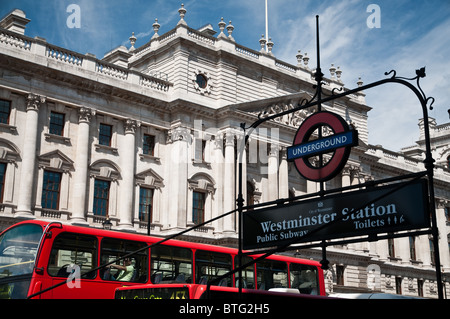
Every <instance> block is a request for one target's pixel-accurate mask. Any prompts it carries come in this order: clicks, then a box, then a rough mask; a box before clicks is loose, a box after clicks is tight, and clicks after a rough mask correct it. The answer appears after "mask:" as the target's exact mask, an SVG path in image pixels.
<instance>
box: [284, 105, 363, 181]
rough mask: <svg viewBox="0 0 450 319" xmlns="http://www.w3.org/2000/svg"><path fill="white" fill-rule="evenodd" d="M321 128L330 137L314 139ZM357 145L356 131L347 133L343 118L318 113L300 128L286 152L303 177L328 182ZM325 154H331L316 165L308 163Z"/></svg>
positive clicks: (347, 129) (341, 167)
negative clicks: (328, 133)
mask: <svg viewBox="0 0 450 319" xmlns="http://www.w3.org/2000/svg"><path fill="white" fill-rule="evenodd" d="M324 127H327V128H328V129H327V130H326V131H327V132H331V135H327V136H325V137H320V136H319V138H317V137H314V135H313V133H314V132H315V131H320V132H323V129H322V128H324ZM313 137H314V138H316V139H312V138H313ZM357 144H358V132H357V131H356V130H350V128H349V126H348V124H347V122H345V121H344V119H343V118H342V117H340V116H339V115H337V114H334V113H331V112H328V111H322V112H317V113H315V114H313V115H311V116H310V117H308V118H307V119H306V120H304V121H303V123H302V125H300V127H299V129H298V131H297V133H296V134H295V137H294V142H293V145H292V146H291V147H288V149H287V159H288V161H293V162H294V164H295V167H296V168H297V170H298V172H299V173H300V175H302V176H303V177H304V178H306V179H308V180H310V181H316V182H322V181H327V180H330V179H332V178H333V177H335V176H336V175H337V174H338V173H339V172H340V171H341V170H342V169H343V168H344V165H345V163H346V162H347V160H348V157H349V156H350V151H351V148H352V146H355V145H357ZM325 153H328V154H330V155H329V156H326V159H325V157H323V158H322V159H321V160H320V161H318V162H319V164H318V166H314V165H313V164H312V163H311V161H310V159H311V158H312V157H315V156H320V155H323V154H325ZM331 153H332V154H331Z"/></svg>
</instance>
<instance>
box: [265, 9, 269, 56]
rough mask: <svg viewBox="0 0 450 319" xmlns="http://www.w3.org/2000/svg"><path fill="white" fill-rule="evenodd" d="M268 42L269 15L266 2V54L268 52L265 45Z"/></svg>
mask: <svg viewBox="0 0 450 319" xmlns="http://www.w3.org/2000/svg"><path fill="white" fill-rule="evenodd" d="M268 42H269V14H268V6H267V0H266V52H268V48H267V43H268Z"/></svg>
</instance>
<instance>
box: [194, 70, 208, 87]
mask: <svg viewBox="0 0 450 319" xmlns="http://www.w3.org/2000/svg"><path fill="white" fill-rule="evenodd" d="M195 82H196V83H197V85H198V87H199V88H201V89H205V88H206V86H207V85H208V79H207V78H206V76H204V75H203V74H197V78H196V80H195Z"/></svg>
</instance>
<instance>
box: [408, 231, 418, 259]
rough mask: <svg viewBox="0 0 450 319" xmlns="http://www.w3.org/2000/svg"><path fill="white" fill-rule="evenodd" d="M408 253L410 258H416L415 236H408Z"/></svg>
mask: <svg viewBox="0 0 450 319" xmlns="http://www.w3.org/2000/svg"><path fill="white" fill-rule="evenodd" d="M409 255H410V258H411V260H417V259H416V238H415V237H413V236H410V237H409Z"/></svg>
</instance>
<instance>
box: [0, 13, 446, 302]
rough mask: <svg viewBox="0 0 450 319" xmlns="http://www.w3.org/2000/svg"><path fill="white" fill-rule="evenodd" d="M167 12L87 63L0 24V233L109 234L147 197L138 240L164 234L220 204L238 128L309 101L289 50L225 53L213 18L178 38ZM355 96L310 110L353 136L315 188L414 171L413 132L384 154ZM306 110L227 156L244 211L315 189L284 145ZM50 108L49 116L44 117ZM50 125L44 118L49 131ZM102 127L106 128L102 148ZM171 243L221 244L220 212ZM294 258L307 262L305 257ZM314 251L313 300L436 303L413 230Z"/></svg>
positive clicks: (442, 133) (18, 22) (424, 247)
mask: <svg viewBox="0 0 450 319" xmlns="http://www.w3.org/2000/svg"><path fill="white" fill-rule="evenodd" d="M181 13H182V14H181V19H180V22H179V23H178V24H177V26H176V27H175V28H174V29H172V30H171V31H169V32H167V33H166V34H163V35H158V33H157V31H158V28H157V26H156V27H155V35H154V36H153V37H152V38H151V40H150V41H149V42H148V43H146V44H144V45H143V46H141V47H137V48H134V41H133V38H131V40H132V46H131V48H130V49H127V48H125V47H119V48H117V49H115V50H113V51H111V52H109V53H108V54H107V55H106V56H105V57H104V58H103V59H98V58H96V57H95V56H92V55H83V54H79V53H77V52H73V51H71V50H69V49H66V48H60V47H56V46H54V45H52V44H50V43H47V42H46V40H45V39H43V38H29V37H27V36H26V35H25V32H24V26H25V25H26V23H28V21H29V20H28V19H26V17H25V15H24V14H23V12H21V11H20V10H18V11H14V12H12V13H11V14H10V15H9V16H7V17H6V18H5V19H4V20H3V21H2V22H0V75H1V76H0V102H1V101H3V103H6V104H7V105H9V107H10V109H9V114H8V115H7V121H6V122H3V123H0V165H3V166H2V169H3V171H4V174H3V175H4V177H3V181H2V182H3V185H2V194H1V203H0V226H1V228H0V229H4V228H6V227H7V226H9V225H11V224H13V223H15V222H17V221H18V220H19V219H21V218H39V219H45V220H58V221H62V222H67V223H73V224H84V225H89V226H91V227H102V223H103V222H104V221H105V219H106V218H109V219H110V221H111V222H112V223H113V228H114V229H118V230H124V231H135V232H142V233H146V232H147V225H148V223H147V221H146V220H144V219H141V218H140V214H139V211H140V208H141V209H144V211H146V209H149V208H145V207H144V208H142V207H143V206H142V205H143V203H144V204H145V205H147V203H149V204H148V205H151V214H152V219H151V232H152V233H153V234H156V235H161V236H164V235H169V234H174V233H176V232H178V231H181V230H184V229H186V228H187V227H189V226H192V225H194V224H195V223H196V222H198V221H199V220H205V221H206V220H209V219H211V218H214V217H217V216H219V215H221V214H224V213H226V212H228V211H231V210H233V209H235V208H236V195H237V194H236V189H237V187H236V185H237V165H236V163H237V158H239V156H240V154H239V150H240V148H239V147H240V145H241V142H242V130H241V129H240V123H242V122H245V123H247V125H248V124H251V123H252V122H254V121H255V120H256V119H257V116H258V114H260V113H261V112H265V113H264V114H271V113H277V112H280V111H281V110H284V109H288V108H292V107H294V106H296V105H297V104H298V103H301V102H302V101H303V100H304V99H307V100H309V99H310V98H311V97H312V94H313V88H312V85H313V84H314V79H313V70H311V69H310V66H309V65H308V58H307V56H306V55H305V56H303V55H301V54H299V55H298V56H297V59H298V65H290V64H288V63H285V62H283V61H280V60H278V59H277V58H276V57H275V56H274V55H273V54H272V53H271V52H270V51H269V52H268V53H266V52H265V50H261V51H260V52H259V51H255V50H252V49H249V48H246V47H243V46H241V45H239V44H237V43H236V42H235V41H234V39H233V37H232V32H233V28H232V27H231V26H230V25H228V28H226V26H227V25H226V24H224V23H223V21H221V22H220V23H219V29H220V31H219V34H218V35H217V36H213V35H212V34H213V32H211V27H206V28H204V29H203V30H202V31H199V30H194V29H191V28H190V27H189V26H187V24H186V22H185V21H184V20H183V15H184V13H183V12H181ZM11 21H15V23H11ZM44 36H45V35H44ZM263 42H264V41H263V40H261V45H262V47H263V46H264V43H263ZM330 72H331V73H330V76H329V77H327V78H326V82H327V84H326V85H325V87H324V89H325V91H326V92H327V93H331V90H332V89H333V88H341V87H343V86H344V84H343V83H342V81H341V79H340V74H341V71H340V69H339V68H337V69H336V68H335V67H334V66H332V67H331V68H330ZM366 93H368V92H366ZM364 97H365V96H364V93H358V94H355V95H351V96H349V97H346V98H343V99H340V100H335V101H334V102H333V103H332V104H326V105H325V106H324V108H325V109H327V110H330V111H332V112H335V113H337V114H339V115H341V116H342V117H343V118H344V119H345V120H346V121H347V122H348V123H349V124H350V125H352V126H353V127H355V128H356V129H357V130H358V132H359V138H360V143H359V146H358V147H355V148H354V149H353V151H352V154H351V156H350V159H349V161H348V163H347V165H346V167H345V169H344V170H343V171H342V173H341V174H340V175H339V176H338V177H336V178H334V179H333V180H331V181H330V182H327V183H326V187H327V188H335V187H342V186H348V185H357V184H360V183H363V182H365V181H368V180H378V179H382V178H387V177H392V176H398V175H402V174H405V173H413V172H419V171H423V170H424V165H423V163H422V161H423V159H424V158H423V153H424V152H423V149H424V145H423V133H420V132H422V131H423V127H422V130H421V131H419V130H418V135H419V133H420V137H419V141H418V142H417V145H415V146H414V147H408V148H405V149H404V150H403V151H402V152H399V153H396V152H392V151H389V150H386V149H384V148H382V147H381V146H373V145H369V144H368V134H369V132H368V128H367V127H368V126H367V119H368V115H369V112H370V109H371V108H370V107H369V106H367V105H366V104H365V98H364ZM313 112H314V110H313V109H308V110H304V111H300V112H296V113H291V114H290V115H289V116H285V117H282V118H278V119H276V120H275V121H270V122H267V123H266V124H264V126H263V127H261V128H260V129H259V130H258V131H257V132H255V133H253V135H252V136H251V138H250V141H249V146H248V148H247V149H246V151H244V154H242V158H244V159H245V161H244V165H243V176H244V185H243V188H244V191H243V194H244V197H245V200H246V202H247V203H252V202H253V203H264V202H267V201H271V200H275V199H278V198H289V197H291V196H298V195H301V194H308V193H314V192H316V191H318V189H317V183H314V182H310V181H306V180H304V179H302V178H301V177H300V176H299V174H298V173H297V171H296V170H295V168H294V167H293V166H292V164H291V163H288V162H287V161H286V147H287V146H289V145H291V143H292V140H293V136H294V134H295V132H296V130H297V128H298V126H299V125H300V123H301V122H302V120H303V119H305V118H306V117H307V116H309V115H310V114H312V113H313ZM55 115H56V116H60V118H62V122H61V123H59V124H55V123H56V122H54V119H53V116H55ZM4 117H6V116H4ZM420 123H422V122H420ZM420 123H419V127H420V125H421V124H420ZM54 125H56V126H58V125H59V128H60V130H59V131H58V130H57V133H55V131H53V126H54ZM422 126H423V125H422ZM104 128H108V129H111V131H110V133H108V134H106V138H108V139H109V140H108V143H107V145H105V143H104V138H105V135H104V132H103V129H104ZM431 129H432V132H433V133H432V137H433V145H434V146H433V150H434V153H433V156H434V159H435V160H436V164H437V166H436V170H435V182H436V183H435V184H436V199H437V203H436V204H437V206H436V207H437V219H438V227H439V232H440V241H439V244H440V253H441V264H442V270H443V275H444V280H445V287H446V294H447V295H448V294H449V293H450V278H449V277H448V276H449V273H450V256H449V240H448V236H449V230H450V226H449V218H450V217H449V210H450V187H449V185H450V170H449V159H450V125H449V124H444V125H437V124H436V123H435V122H433V121H432V127H431ZM146 138H150V141H151V142H148V141H149V140H145V139H146ZM144 140H145V141H146V142H144ZM149 145H150V148H151V149H152V151H150V152H149V151H148V147H149ZM49 172H52V173H55V174H56V176H57V177H58V178H59V180H58V182H57V185H58V189H57V190H56V191H55V192H53V194H56V195H57V198H56V199H54V200H53V203H56V207H53V208H49V207H48V206H49V203H50V202H52V200H51V199H48V202H46V201H44V200H43V194H49V193H51V192H48V190H47V191H46V190H45V189H44V180H46V179H47V178H50V175H49ZM97 181H101V182H102V183H103V184H104V185H107V187H108V189H107V196H106V197H105V198H103V201H96V199H95V198H94V197H96V196H100V195H99V193H97V192H98V189H97V191H96V183H97ZM47 186H48V185H47ZM97 186H98V185H97ZM142 189H144V190H146V191H148V192H149V193H150V194H152V199H151V202H147V201H144V200H143V199H142V196H141V190H142ZM96 194H97V195H96ZM46 196H47V195H46ZM196 196H199V197H196ZM100 197H101V196H100ZM100 202H101V203H103V204H104V205H106V206H101V204H99V203H100ZM199 202H200V203H201V205H200V207H199V206H198V203H199ZM194 206H195V207H197V208H198V209H199V211H200V212H201V213H202V215H201V216H200V217H199V216H198V214H197V213H194V209H193V207H194ZM149 207H150V206H149ZM96 212H101V213H100V214H98V213H96ZM197 218H200V219H197ZM184 238H186V239H190V240H195V241H202V242H208V243H217V244H224V245H236V240H237V226H236V216H235V215H229V216H227V217H225V218H223V219H220V220H217V221H214V222H212V223H210V224H207V225H206V226H205V227H202V228H200V229H197V230H195V231H192V232H190V233H188V234H187V235H186V236H184ZM296 254H299V255H300V257H307V258H314V259H316V260H320V259H321V251H320V250H319V249H309V250H301V251H299V252H296ZM411 254H413V255H415V256H413V255H411ZM327 256H328V259H329V261H330V265H331V266H332V267H331V270H329V271H328V272H327V283H328V291H329V292H333V291H334V292H339V291H373V290H374V291H383V292H392V293H401V294H404V295H411V296H418V295H423V296H424V297H431V298H436V297H437V291H436V289H437V285H436V279H435V278H436V277H435V268H434V265H433V260H432V258H433V257H432V254H431V252H430V241H429V237H428V235H424V236H419V237H417V238H414V239H413V240H410V238H408V237H404V238H398V239H394V240H393V241H392V242H390V243H388V241H387V240H380V241H378V242H363V243H356V244H348V245H345V246H334V247H329V248H328V255H327ZM373 269H374V270H373Z"/></svg>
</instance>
